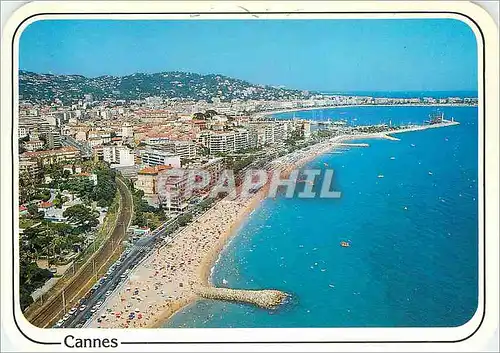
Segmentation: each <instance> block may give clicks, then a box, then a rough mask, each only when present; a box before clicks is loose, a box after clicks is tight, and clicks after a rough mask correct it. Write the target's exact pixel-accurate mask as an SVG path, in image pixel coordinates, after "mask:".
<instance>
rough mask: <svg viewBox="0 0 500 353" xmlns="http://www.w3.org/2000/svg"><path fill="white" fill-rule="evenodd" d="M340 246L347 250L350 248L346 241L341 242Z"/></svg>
mask: <svg viewBox="0 0 500 353" xmlns="http://www.w3.org/2000/svg"><path fill="white" fill-rule="evenodd" d="M340 246H341V247H343V248H348V247H350V246H351V244H350V243H349V242H347V241H341V242H340Z"/></svg>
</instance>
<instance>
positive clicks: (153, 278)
mask: <svg viewBox="0 0 500 353" xmlns="http://www.w3.org/2000/svg"><path fill="white" fill-rule="evenodd" d="M457 124H458V123H456V122H447V123H443V124H436V125H426V126H415V127H410V128H403V129H400V130H392V131H386V132H378V133H361V134H355V135H339V136H336V137H333V138H331V139H329V140H327V141H323V142H320V143H318V144H315V145H312V146H308V147H305V148H303V149H300V150H297V151H294V152H292V153H290V154H287V155H285V156H282V157H279V158H277V159H275V160H273V161H272V162H271V163H270V167H271V169H273V170H281V173H282V177H286V176H287V175H288V174H289V173H290V172H291V171H292V170H294V169H298V168H300V167H302V166H304V165H305V164H306V163H308V162H309V161H311V160H313V159H315V158H316V157H318V156H320V155H322V154H324V153H327V152H329V151H331V150H332V149H335V148H336V147H340V146H342V144H343V143H345V142H347V141H351V140H360V139H363V140H364V139H390V140H395V139H396V140H397V138H394V137H393V136H391V135H392V134H399V133H404V132H410V131H419V130H424V129H429V128H439V127H444V126H452V125H457ZM267 187H268V184H266V186H264V187H263V188H261V189H260V190H259V191H258V192H257V193H256V194H254V195H253V196H251V197H249V198H244V199H241V198H237V199H234V200H228V199H227V198H226V199H224V200H221V201H219V202H218V203H217V204H216V205H215V206H214V207H213V208H211V209H210V210H208V211H207V212H206V213H205V214H203V215H202V216H200V217H199V218H198V219H196V220H195V221H193V222H192V223H191V224H189V225H188V226H186V227H185V228H184V229H183V230H181V232H180V233H179V234H178V235H177V236H176V238H175V239H174V240H173V241H172V243H171V244H167V245H164V246H163V247H161V248H160V249H159V250H158V251H157V252H156V253H155V254H151V255H150V256H149V257H148V258H147V259H145V260H144V261H143V262H142V263H141V264H140V265H139V266H138V267H137V268H136V269H134V271H132V273H131V274H130V277H129V278H128V279H127V280H126V282H125V283H124V284H123V285H122V286H121V287H120V289H119V290H118V291H117V292H115V293H113V294H112V296H111V297H110V298H109V299H108V301H107V304H106V306H108V307H109V308H111V313H112V312H114V311H121V312H125V313H126V312H129V311H132V310H134V307H136V310H135V311H136V312H137V311H138V310H139V312H141V314H142V315H143V316H144V320H142V321H141V320H132V321H130V320H129V322H127V323H126V321H125V320H124V319H123V318H121V317H118V318H117V317H114V319H113V315H109V316H110V318H109V319H106V320H105V321H103V322H102V323H100V324H98V323H97V322H96V321H95V320H96V318H97V317H99V316H100V315H102V313H104V310H105V309H104V307H102V308H101V309H100V310H99V311H98V314H97V315H96V316H95V317H94V319H93V320H92V322H91V323H90V325H89V327H110V328H113V327H134V328H141V327H144V328H146V327H161V326H162V325H163V324H164V323H165V322H167V321H168V320H169V319H171V317H172V316H173V315H174V314H176V313H177V312H179V311H180V310H182V309H183V308H184V307H185V306H187V305H189V304H191V303H193V302H194V301H195V300H197V299H198V298H199V296H198V295H197V294H195V292H194V290H193V286H197V285H202V286H211V285H212V283H211V275H210V273H211V269H212V267H214V265H215V264H216V261H217V259H218V257H219V256H220V254H221V252H222V251H223V249H224V248H225V247H226V246H227V244H228V243H229V240H230V239H231V238H232V237H234V236H236V235H237V234H236V230H237V229H238V228H239V227H240V225H241V224H242V222H243V221H244V220H245V219H246V217H247V216H248V215H249V214H250V213H251V212H252V211H253V210H255V209H256V208H257V207H258V206H259V205H260V203H261V201H262V200H263V199H264V198H265V197H266V195H267ZM125 288H127V289H125ZM131 288H135V291H136V292H137V293H138V294H140V297H142V296H144V298H141V299H140V300H138V299H137V297H139V295H137V294H136V295H131V293H132V290H131ZM153 288H154V289H153ZM124 289H125V290H124ZM131 302H133V303H134V304H132V305H131V304H130V303H131ZM148 304H149V305H148ZM125 313H123V315H124V316H126V315H127V314H125Z"/></svg>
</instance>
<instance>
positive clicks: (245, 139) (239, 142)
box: [234, 129, 250, 151]
mask: <svg viewBox="0 0 500 353" xmlns="http://www.w3.org/2000/svg"><path fill="white" fill-rule="evenodd" d="M234 135H235V136H234V150H235V151H241V150H246V149H247V148H248V147H250V134H249V133H248V130H247V129H236V130H234Z"/></svg>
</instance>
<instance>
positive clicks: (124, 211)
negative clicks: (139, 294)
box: [27, 178, 133, 328]
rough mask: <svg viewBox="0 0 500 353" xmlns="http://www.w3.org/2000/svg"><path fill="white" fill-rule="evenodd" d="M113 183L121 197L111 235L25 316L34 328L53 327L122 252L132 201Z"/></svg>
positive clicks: (120, 185)
mask: <svg viewBox="0 0 500 353" xmlns="http://www.w3.org/2000/svg"><path fill="white" fill-rule="evenodd" d="M116 180H117V187H118V191H119V192H120V197H121V209H120V213H119V215H118V217H117V220H116V224H115V227H114V229H113V231H112V234H111V236H110V237H109V238H108V239H107V240H106V242H105V243H104V244H103V245H102V246H101V248H99V249H98V250H97V252H96V253H95V254H94V255H93V256H92V257H91V258H90V259H89V261H87V263H85V264H84V265H83V266H82V267H81V268H80V270H79V271H78V272H77V273H76V275H75V276H74V277H73V278H72V279H71V280H70V281H69V283H68V284H67V285H66V286H65V287H64V288H63V289H62V290H61V291H60V292H59V293H57V294H56V295H54V296H53V297H51V298H50V299H49V300H48V301H46V302H45V304H44V305H43V306H42V307H40V308H39V309H38V310H36V311H35V312H34V313H33V314H32V315H30V316H29V317H27V319H28V321H29V322H30V323H32V324H33V325H35V326H37V327H41V328H44V327H50V326H52V325H53V323H54V322H55V321H57V320H58V318H60V317H62V316H63V315H64V314H65V313H66V312H67V311H68V310H69V309H70V308H71V306H72V305H74V304H75V303H76V302H77V301H78V300H79V299H80V296H82V295H84V294H85V293H86V288H87V287H88V286H89V285H90V284H91V281H92V280H96V279H97V274H98V273H100V272H103V271H105V270H106V269H107V265H108V263H109V260H110V258H111V256H112V255H113V254H114V253H115V252H116V251H117V250H119V249H121V244H122V242H123V241H124V240H125V238H126V234H127V229H128V227H129V225H130V222H131V219H132V215H133V200H132V194H131V193H130V190H129V189H128V188H127V186H126V185H125V183H124V182H123V181H122V180H121V179H119V178H117V179H116Z"/></svg>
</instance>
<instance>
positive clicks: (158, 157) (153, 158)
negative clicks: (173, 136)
mask: <svg viewBox="0 0 500 353" xmlns="http://www.w3.org/2000/svg"><path fill="white" fill-rule="evenodd" d="M138 156H139V158H140V159H141V162H142V163H143V164H145V165H147V166H150V167H154V166H159V165H170V166H172V167H173V168H180V167H181V158H180V156H179V155H176V154H173V153H172V152H168V151H164V150H161V149H155V148H145V149H141V150H138Z"/></svg>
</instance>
